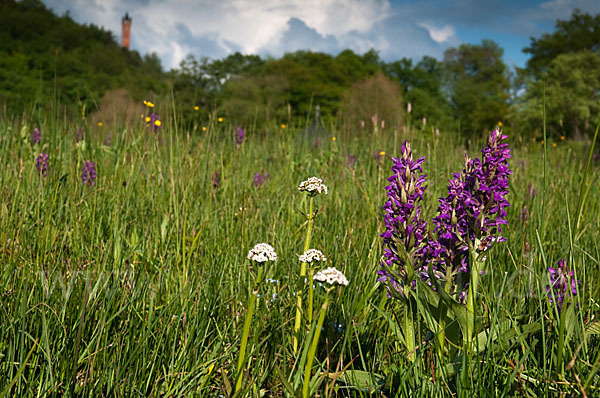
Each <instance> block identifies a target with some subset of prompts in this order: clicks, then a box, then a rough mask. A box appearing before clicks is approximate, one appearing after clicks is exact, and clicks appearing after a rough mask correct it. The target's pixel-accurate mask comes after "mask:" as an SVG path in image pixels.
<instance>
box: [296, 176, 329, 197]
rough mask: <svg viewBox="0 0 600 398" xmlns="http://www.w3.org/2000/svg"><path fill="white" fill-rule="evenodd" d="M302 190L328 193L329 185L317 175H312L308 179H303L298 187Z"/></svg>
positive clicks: (313, 192)
mask: <svg viewBox="0 0 600 398" xmlns="http://www.w3.org/2000/svg"><path fill="white" fill-rule="evenodd" d="M298 190H300V191H306V192H308V193H311V194H317V193H323V192H325V194H326V195H327V186H326V185H325V184H323V180H321V179H320V178H317V177H310V178H309V179H308V180H306V181H302V182H301V183H300V186H299V187H298Z"/></svg>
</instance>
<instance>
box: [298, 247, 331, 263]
mask: <svg viewBox="0 0 600 398" xmlns="http://www.w3.org/2000/svg"><path fill="white" fill-rule="evenodd" d="M298 259H299V260H300V262H303V263H312V262H313V261H322V262H325V261H327V258H326V257H325V255H324V254H323V253H321V251H320V250H317V249H308V250H307V251H305V252H304V254H302V255H301V256H299V257H298Z"/></svg>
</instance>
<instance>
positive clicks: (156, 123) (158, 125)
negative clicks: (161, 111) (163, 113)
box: [154, 120, 162, 127]
mask: <svg viewBox="0 0 600 398" xmlns="http://www.w3.org/2000/svg"><path fill="white" fill-rule="evenodd" d="M161 124H162V122H161V121H160V120H157V121H155V122H154V125H155V126H156V127H160V125H161Z"/></svg>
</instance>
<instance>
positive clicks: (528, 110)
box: [521, 51, 600, 139]
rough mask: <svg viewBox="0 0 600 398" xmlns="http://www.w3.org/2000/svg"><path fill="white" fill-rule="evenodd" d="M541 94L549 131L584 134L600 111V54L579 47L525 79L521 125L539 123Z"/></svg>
mask: <svg viewBox="0 0 600 398" xmlns="http://www.w3.org/2000/svg"><path fill="white" fill-rule="evenodd" d="M544 88H545V95H544ZM544 98H545V105H546V126H547V129H548V131H549V133H550V134H553V135H555V136H561V135H562V136H573V137H575V138H576V139H580V138H582V136H583V135H587V134H588V133H589V132H590V129H591V128H593V125H595V123H597V120H598V117H599V115H600V54H598V53H595V52H592V51H582V52H579V53H568V54H561V55H559V56H557V57H556V58H554V60H552V62H550V64H549V65H548V68H547V71H546V72H545V73H543V74H542V75H541V76H540V78H539V79H538V80H536V81H532V82H530V83H529V86H528V89H527V93H526V95H525V99H524V101H523V104H522V106H521V113H522V119H523V123H524V124H525V125H528V126H532V127H533V126H541V125H542V123H543V120H542V106H543V101H544Z"/></svg>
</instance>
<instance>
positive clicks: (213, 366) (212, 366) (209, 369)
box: [207, 362, 215, 374]
mask: <svg viewBox="0 0 600 398" xmlns="http://www.w3.org/2000/svg"><path fill="white" fill-rule="evenodd" d="M214 368H215V364H214V362H213V363H211V364H210V366H209V367H208V373H207V374H211V372H212V371H213V369H214Z"/></svg>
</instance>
